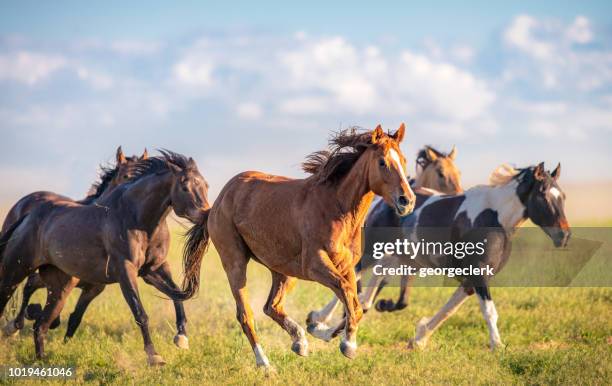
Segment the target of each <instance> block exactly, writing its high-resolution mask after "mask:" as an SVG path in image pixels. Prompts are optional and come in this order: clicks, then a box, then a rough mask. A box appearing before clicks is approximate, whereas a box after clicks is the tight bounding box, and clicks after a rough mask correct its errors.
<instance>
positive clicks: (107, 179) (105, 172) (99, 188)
mask: <svg viewBox="0 0 612 386" xmlns="http://www.w3.org/2000/svg"><path fill="white" fill-rule="evenodd" d="M118 170H119V168H118V167H117V166H114V167H111V166H109V165H100V173H99V176H98V181H96V182H94V183H93V184H92V185H91V188H89V192H88V193H87V197H85V200H95V199H96V198H99V197H100V196H101V195H102V193H104V192H105V191H106V189H107V188H108V185H109V184H110V183H111V181H112V180H113V178H115V176H116V175H117V171H118Z"/></svg>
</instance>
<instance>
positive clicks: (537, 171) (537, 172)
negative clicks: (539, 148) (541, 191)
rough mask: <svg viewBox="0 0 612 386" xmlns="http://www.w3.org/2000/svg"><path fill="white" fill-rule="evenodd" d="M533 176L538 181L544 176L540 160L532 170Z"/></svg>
mask: <svg viewBox="0 0 612 386" xmlns="http://www.w3.org/2000/svg"><path fill="white" fill-rule="evenodd" d="M533 176H534V177H535V179H536V180H538V181H543V180H544V177H546V170H545V169H544V162H540V163H539V164H538V166H536V167H535V169H534V170H533Z"/></svg>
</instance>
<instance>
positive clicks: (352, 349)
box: [340, 340, 357, 359]
mask: <svg viewBox="0 0 612 386" xmlns="http://www.w3.org/2000/svg"><path fill="white" fill-rule="evenodd" d="M340 351H341V352H342V354H343V355H344V356H345V357H347V358H348V359H354V358H355V357H356V356H357V344H355V343H352V342H349V341H348V340H342V341H341V342H340Z"/></svg>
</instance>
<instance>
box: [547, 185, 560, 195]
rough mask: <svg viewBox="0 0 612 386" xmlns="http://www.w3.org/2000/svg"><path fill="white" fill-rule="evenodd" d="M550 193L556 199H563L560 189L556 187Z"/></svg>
mask: <svg viewBox="0 0 612 386" xmlns="http://www.w3.org/2000/svg"><path fill="white" fill-rule="evenodd" d="M549 192H550V194H551V195H552V196H553V197H554V198H559V197H561V192H560V191H559V189H557V188H555V187H554V186H553V187H552V188H550V190H549Z"/></svg>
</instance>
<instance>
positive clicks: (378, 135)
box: [372, 125, 385, 144]
mask: <svg viewBox="0 0 612 386" xmlns="http://www.w3.org/2000/svg"><path fill="white" fill-rule="evenodd" d="M384 135H385V132H384V131H383V129H382V126H381V125H378V126H376V128H375V129H374V131H372V143H373V144H377V143H378V142H380V140H381V139H382V138H383V137H384Z"/></svg>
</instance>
